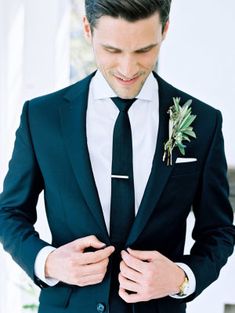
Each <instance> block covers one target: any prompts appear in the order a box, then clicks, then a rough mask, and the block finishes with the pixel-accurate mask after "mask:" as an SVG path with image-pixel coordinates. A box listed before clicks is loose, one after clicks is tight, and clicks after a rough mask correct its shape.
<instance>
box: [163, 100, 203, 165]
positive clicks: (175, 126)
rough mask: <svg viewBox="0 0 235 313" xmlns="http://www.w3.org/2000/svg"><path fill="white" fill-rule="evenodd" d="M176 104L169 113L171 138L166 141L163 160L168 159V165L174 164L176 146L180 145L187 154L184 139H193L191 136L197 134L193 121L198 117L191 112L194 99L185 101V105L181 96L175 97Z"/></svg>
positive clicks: (182, 151)
mask: <svg viewBox="0 0 235 313" xmlns="http://www.w3.org/2000/svg"><path fill="white" fill-rule="evenodd" d="M173 102H174V105H172V106H171V107H170V108H169V110H168V112H167V113H168V114H169V115H170V119H169V139H168V141H167V142H165V143H164V154H163V162H165V160H167V165H172V152H173V149H174V148H175V147H178V149H179V151H180V153H181V154H182V155H185V148H186V145H185V144H183V141H184V140H186V141H189V142H190V141H191V140H190V137H192V138H196V134H195V132H194V131H193V127H192V126H191V124H192V122H193V121H194V120H195V118H196V117H197V116H196V115H193V114H191V112H192V108H191V107H190V106H191V103H192V100H188V101H187V102H185V104H184V105H183V106H180V98H173Z"/></svg>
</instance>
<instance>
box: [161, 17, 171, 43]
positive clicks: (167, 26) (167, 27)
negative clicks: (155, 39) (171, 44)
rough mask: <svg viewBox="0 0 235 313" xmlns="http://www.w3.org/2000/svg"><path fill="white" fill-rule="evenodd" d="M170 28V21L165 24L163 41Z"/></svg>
mask: <svg viewBox="0 0 235 313" xmlns="http://www.w3.org/2000/svg"><path fill="white" fill-rule="evenodd" d="M169 26H170V21H169V20H168V21H167V22H166V24H165V27H164V30H163V33H162V36H163V40H164V39H165V38H166V35H167V32H168V30H169Z"/></svg>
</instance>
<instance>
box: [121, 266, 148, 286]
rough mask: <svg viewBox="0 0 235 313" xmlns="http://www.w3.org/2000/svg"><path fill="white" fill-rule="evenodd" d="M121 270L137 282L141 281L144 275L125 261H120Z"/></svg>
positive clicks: (123, 274)
mask: <svg viewBox="0 0 235 313" xmlns="http://www.w3.org/2000/svg"><path fill="white" fill-rule="evenodd" d="M120 271H121V274H122V276H124V277H126V278H127V279H130V280H132V281H134V282H136V283H140V282H141V281H142V277H143V275H142V274H141V273H140V272H137V271H136V270H134V269H132V268H130V267H128V266H127V265H126V263H125V262H124V261H122V262H121V263H120Z"/></svg>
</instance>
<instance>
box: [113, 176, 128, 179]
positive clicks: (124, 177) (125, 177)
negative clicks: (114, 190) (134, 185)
mask: <svg viewBox="0 0 235 313" xmlns="http://www.w3.org/2000/svg"><path fill="white" fill-rule="evenodd" d="M111 178H120V179H129V176H125V175H111Z"/></svg>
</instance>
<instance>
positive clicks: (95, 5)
mask: <svg viewBox="0 0 235 313" xmlns="http://www.w3.org/2000/svg"><path fill="white" fill-rule="evenodd" d="M170 7H171V0H85V8H86V16H87V19H88V22H89V23H90V26H91V30H92V31H93V29H94V28H95V27H96V25H97V22H98V20H99V18H101V17H102V16H104V15H108V16H111V17H114V18H118V17H121V18H123V19H125V20H127V21H128V22H136V21H138V20H141V19H145V18H148V17H150V16H152V15H153V14H155V13H156V12H159V14H160V18H161V23H162V25H163V30H164V27H165V25H166V22H167V21H168V19H169V14H170Z"/></svg>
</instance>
